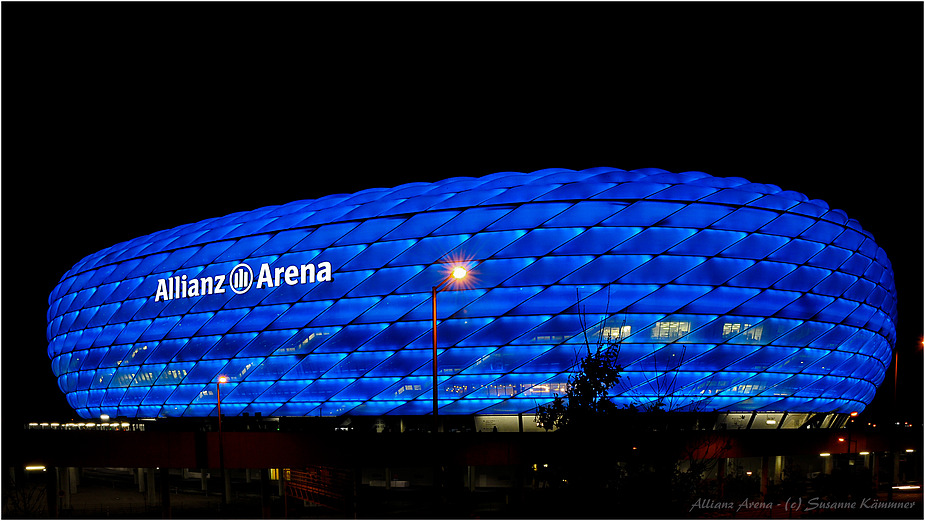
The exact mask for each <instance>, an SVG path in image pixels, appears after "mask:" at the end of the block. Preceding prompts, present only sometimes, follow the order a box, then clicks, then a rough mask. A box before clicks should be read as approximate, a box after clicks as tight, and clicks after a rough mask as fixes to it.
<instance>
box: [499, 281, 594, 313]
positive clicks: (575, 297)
mask: <svg viewBox="0 0 925 521" xmlns="http://www.w3.org/2000/svg"><path fill="white" fill-rule="evenodd" d="M537 289H540V288H537ZM599 289H600V286H591V287H587V286H565V285H559V284H557V285H554V286H549V287H547V288H543V289H542V291H540V292H539V293H537V294H536V295H534V296H533V297H530V298H529V299H528V300H526V301H525V302H523V303H522V304H520V305H518V306H517V307H516V308H514V310H513V311H512V312H511V313H512V314H514V315H540V314H553V315H555V314H558V313H561V312H562V311H564V310H566V309H568V308H569V307H571V306H574V305H576V304H577V303H578V301H579V299H580V298H581V297H584V296H588V295H589V294H591V293H594V292H596V291H597V290H599Z"/></svg>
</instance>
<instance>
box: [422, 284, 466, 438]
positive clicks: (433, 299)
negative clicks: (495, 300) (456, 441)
mask: <svg viewBox="0 0 925 521" xmlns="http://www.w3.org/2000/svg"><path fill="white" fill-rule="evenodd" d="M468 273H469V272H468V270H466V268H464V267H462V266H457V267H455V268H453V271H452V272H451V273H450V274H449V275H447V277H446V278H445V279H443V281H442V282H441V283H440V284H437V285H436V286H434V287H432V288H431V291H430V300H431V309H432V311H433V317H432V318H433V340H434V342H433V344H434V349H433V364H434V365H433V373H434V385H433V387H434V434H436V433H437V428H438V425H439V423H438V421H437V408H438V406H437V292H438V291H443V290H444V289H446V288H447V287H448V286H449V285H450V283H451V282H454V281H459V280H461V279H464V278H465V277H466V275H467V274H468Z"/></svg>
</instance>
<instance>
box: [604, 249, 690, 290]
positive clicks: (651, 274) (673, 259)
mask: <svg viewBox="0 0 925 521" xmlns="http://www.w3.org/2000/svg"><path fill="white" fill-rule="evenodd" d="M706 260H707V259H705V258H704V257H681V256H674V255H662V256H659V257H655V258H654V259H652V260H650V261H649V262H646V263H645V264H643V265H642V266H639V267H638V268H636V269H634V270H633V271H631V272H629V273H627V274H626V275H624V276H623V277H621V278H620V280H619V281H618V283H620V284H665V283H668V282H670V281H672V280H674V279H675V278H677V277H678V276H680V275H681V274H683V273H685V272H687V271H689V270H691V269H692V268H694V267H696V266H698V265H700V264H702V263H703V262H704V261H706Z"/></svg>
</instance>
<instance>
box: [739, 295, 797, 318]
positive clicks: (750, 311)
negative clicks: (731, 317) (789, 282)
mask: <svg viewBox="0 0 925 521" xmlns="http://www.w3.org/2000/svg"><path fill="white" fill-rule="evenodd" d="M800 296H801V295H800V293H797V292H795V291H779V290H774V289H767V290H764V291H762V292H761V293H759V294H757V295H755V296H754V297H752V298H751V299H749V300H747V301H745V302H744V303H742V304H740V305H739V307H737V308H736V309H735V310H733V313H736V314H740V315H759V316H770V315H773V314H774V313H776V312H777V311H779V310H780V309H781V308H783V307H784V306H786V305H787V304H789V303H791V302H793V301H794V300H796V299H797V298H799V297H800Z"/></svg>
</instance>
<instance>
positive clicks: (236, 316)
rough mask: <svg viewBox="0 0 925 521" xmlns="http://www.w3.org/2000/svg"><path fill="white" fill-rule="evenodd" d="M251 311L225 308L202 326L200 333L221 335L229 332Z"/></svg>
mask: <svg viewBox="0 0 925 521" xmlns="http://www.w3.org/2000/svg"><path fill="white" fill-rule="evenodd" d="M249 312H250V310H249V309H223V310H221V311H218V312H217V313H215V315H214V316H213V317H212V318H211V319H210V320H209V321H208V322H206V324H205V325H204V326H202V328H200V329H199V333H198V334H199V335H220V334H224V333H226V332H228V330H229V329H231V328H232V327H233V326H234V325H235V324H237V323H238V321H240V320H241V319H242V318H243V317H244V316H245V315H247V314H248V313H249Z"/></svg>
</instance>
